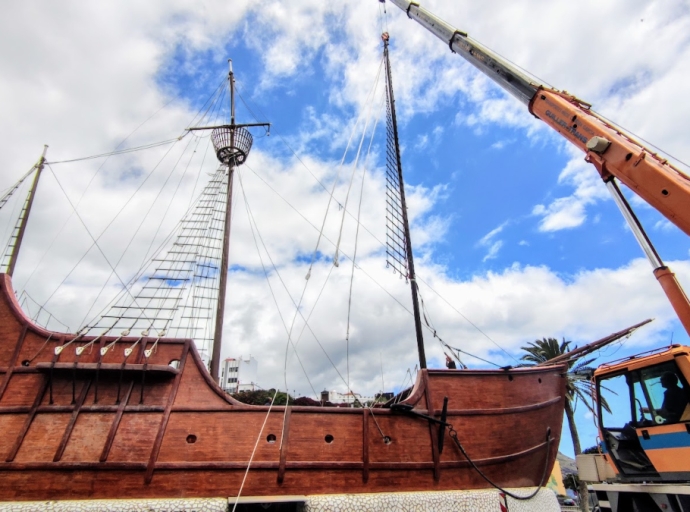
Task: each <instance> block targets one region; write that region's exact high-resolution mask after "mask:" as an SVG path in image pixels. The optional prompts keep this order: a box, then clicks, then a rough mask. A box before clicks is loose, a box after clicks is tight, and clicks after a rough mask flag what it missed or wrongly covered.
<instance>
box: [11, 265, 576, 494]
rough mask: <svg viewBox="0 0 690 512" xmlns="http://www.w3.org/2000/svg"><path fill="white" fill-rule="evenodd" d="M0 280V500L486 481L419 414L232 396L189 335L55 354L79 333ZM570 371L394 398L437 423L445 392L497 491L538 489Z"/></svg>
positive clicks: (471, 379)
mask: <svg viewBox="0 0 690 512" xmlns="http://www.w3.org/2000/svg"><path fill="white" fill-rule="evenodd" d="M0 287H1V288H2V290H1V293H0V432H1V433H2V435H1V436H0V501H11V500H17V501H23V500H58V499H59V500H65V499H115V498H134V499H143V498H181V497H184V498H196V497H233V496H237V495H238V493H239V492H240V487H241V486H242V482H243V480H244V485H243V487H242V495H243V496H281V495H286V496H287V495H304V494H343V493H372V492H402V491H431V490H438V491H441V490H455V489H482V488H487V487H489V484H488V483H487V482H486V481H485V480H484V479H483V478H482V477H481V476H480V475H479V474H478V473H477V471H475V470H474V469H473V468H472V467H471V466H470V464H469V462H468V461H467V459H466V458H465V457H464V456H463V454H462V453H461V452H460V450H459V449H458V447H457V446H456V445H455V444H454V442H453V440H452V439H451V438H450V436H449V433H448V429H444V430H443V432H444V434H443V435H444V436H445V438H444V442H443V451H442V453H440V454H439V450H438V435H439V427H438V426H437V425H434V424H431V423H430V422H428V421H427V420H424V419H422V418H419V417H413V416H409V415H406V414H403V413H401V412H396V411H392V410H390V409H374V410H370V409H350V408H321V407H296V406H294V407H288V408H287V410H286V408H285V407H273V408H271V409H270V413H269V407H267V406H263V407H255V406H248V405H245V404H242V403H239V402H237V401H235V400H233V399H232V398H231V397H230V396H228V395H227V394H226V393H224V392H223V391H222V390H221V389H220V387H218V386H217V385H216V384H215V383H214V382H213V381H212V380H211V378H210V376H209V374H208V372H207V371H206V369H205V368H204V366H203V363H202V361H201V359H200V357H199V355H198V353H197V352H196V350H195V348H194V345H193V343H192V342H191V341H190V340H183V339H160V340H159V341H158V344H157V346H156V350H155V351H154V352H153V353H151V355H150V357H148V358H146V357H145V352H144V351H145V350H146V349H150V348H151V347H152V346H153V344H154V343H155V342H156V339H155V338H144V339H143V340H141V341H140V342H139V343H138V344H137V345H136V347H135V349H134V351H133V352H132V353H131V354H130V355H129V357H128V358H125V355H124V350H125V348H128V347H131V346H132V345H134V343H135V342H136V340H137V338H123V339H121V340H119V341H117V343H115V345H114V346H113V347H112V348H111V349H110V350H108V352H107V353H106V354H105V355H104V356H101V353H100V348H102V347H104V346H106V345H107V344H109V343H111V342H113V341H114V340H115V338H108V337H103V338H100V339H98V340H97V341H96V342H95V343H94V344H93V346H92V347H91V350H89V349H88V348H87V349H86V350H84V351H83V353H82V354H81V355H79V356H78V355H77V354H76V351H75V349H76V348H77V347H78V346H84V345H85V344H87V343H88V342H89V341H91V340H92V339H93V338H82V339H79V340H78V342H75V343H73V344H72V345H70V346H69V347H67V348H66V349H65V350H63V351H62V352H61V353H60V354H59V355H55V348H56V347H58V346H61V345H63V344H64V343H66V342H68V341H70V340H71V339H73V337H74V336H73V335H64V334H58V333H52V332H48V331H46V330H44V329H42V328H40V327H38V326H35V325H33V324H32V322H31V321H30V320H29V319H27V318H26V317H25V315H24V314H23V313H22V311H21V309H20V308H19V305H18V304H17V301H16V299H15V296H14V292H13V290H12V287H11V281H10V278H9V277H8V276H6V275H0ZM46 340H47V341H46ZM172 361H179V368H177V369H175V368H173V367H171V366H170V363H171V362H172ZM564 371H565V368H564V367H562V366H555V367H545V368H520V369H511V370H460V371H454V370H422V371H420V372H419V374H418V377H417V382H416V384H415V386H414V388H413V390H412V392H411V394H410V396H409V397H408V398H407V399H406V400H404V403H406V404H409V405H411V406H414V411H415V412H418V413H421V414H428V415H432V416H435V417H437V418H439V417H440V415H441V412H442V408H443V400H444V397H448V411H447V415H448V419H447V421H448V423H450V424H452V425H453V426H454V428H455V430H456V431H457V437H458V439H459V441H460V442H461V443H462V445H463V446H464V448H465V450H466V451H467V453H468V455H469V456H470V457H471V458H472V460H473V461H474V462H475V463H476V464H477V466H479V468H480V469H481V470H482V471H483V472H484V473H485V474H486V475H487V476H488V477H489V478H490V479H492V480H493V481H495V482H496V483H497V484H499V485H501V486H504V487H528V486H535V485H538V484H539V483H540V480H541V479H542V475H543V474H544V472H546V475H547V476H548V475H549V474H550V472H551V470H552V467H553V464H554V460H555V458H556V453H557V449H558V444H559V440H560V433H561V424H562V419H563V407H564V399H565V398H564V396H565V378H564ZM118 398H119V399H118ZM547 428H548V429H550V437H549V441H548V442H547ZM547 445H548V446H547ZM250 461H251V463H250ZM248 464H249V465H250V470H249V471H247V466H248ZM245 475H246V477H245ZM245 478H246V479H245Z"/></svg>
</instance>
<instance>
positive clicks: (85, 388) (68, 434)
mask: <svg viewBox="0 0 690 512" xmlns="http://www.w3.org/2000/svg"><path fill="white" fill-rule="evenodd" d="M91 382H92V381H91V380H88V381H86V382H85V383H84V386H83V387H82V390H81V393H80V394H79V400H77V403H76V404H74V406H73V411H72V417H71V418H70V420H69V423H68V424H67V427H66V428H65V433H64V434H63V435H62V440H61V441H60V445H59V446H58V448H57V450H56V451H55V456H54V457H53V462H58V461H59V460H60V459H61V458H62V456H63V454H64V453H65V448H67V443H69V438H70V437H71V436H72V431H73V430H74V425H75V424H76V423H77V418H78V417H79V411H80V410H81V406H82V405H84V400H86V394H87V393H88V392H89V388H90V387H91Z"/></svg>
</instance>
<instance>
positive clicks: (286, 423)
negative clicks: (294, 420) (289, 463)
mask: <svg viewBox="0 0 690 512" xmlns="http://www.w3.org/2000/svg"><path fill="white" fill-rule="evenodd" d="M291 415H292V407H289V406H288V407H287V409H286V410H285V419H284V420H283V433H282V435H281V437H280V465H279V466H278V484H279V485H280V484H282V483H283V479H284V478H285V464H286V460H287V451H288V438H289V437H290V416H291Z"/></svg>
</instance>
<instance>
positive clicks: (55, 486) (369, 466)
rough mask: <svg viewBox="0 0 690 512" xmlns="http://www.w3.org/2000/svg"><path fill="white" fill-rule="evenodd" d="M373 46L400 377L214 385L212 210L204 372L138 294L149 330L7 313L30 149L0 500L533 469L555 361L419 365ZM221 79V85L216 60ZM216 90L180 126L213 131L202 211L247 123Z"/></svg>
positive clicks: (362, 484)
mask: <svg viewBox="0 0 690 512" xmlns="http://www.w3.org/2000/svg"><path fill="white" fill-rule="evenodd" d="M384 54H385V63H386V83H387V88H386V100H387V105H388V128H389V132H388V139H387V140H388V156H389V165H388V170H389V171H390V174H389V177H390V178H391V180H392V183H394V184H395V187H394V188H392V189H391V191H392V195H394V196H395V197H396V198H397V205H396V208H397V212H398V214H399V216H400V229H401V230H402V231H401V233H402V234H401V237H400V240H401V242H400V244H399V246H397V248H396V250H397V252H396V253H397V254H398V255H402V256H400V258H401V259H400V261H398V263H400V265H401V267H400V268H401V269H402V271H403V272H405V273H406V276H405V277H407V278H409V280H410V283H411V290H412V298H413V307H414V313H415V330H416V334H417V341H418V351H419V362H420V370H419V372H418V373H417V377H416V382H415V383H414V385H413V386H412V387H411V388H410V389H408V390H406V391H405V392H403V393H401V394H400V395H399V396H398V397H396V399H394V400H391V401H390V402H389V403H388V404H386V405H385V406H384V407H377V408H370V407H359V408H328V407H301V406H269V405H266V406H250V405H245V404H243V403H240V402H238V401H236V400H235V399H233V398H232V397H231V396H229V395H228V394H227V393H225V392H224V391H223V390H222V389H221V388H220V387H219V385H218V372H219V361H220V334H221V327H222V318H223V307H224V294H225V286H226V285H225V280H226V278H227V277H226V276H227V271H226V270H227V268H228V256H227V248H228V236H229V228H228V226H227V224H225V223H224V224H222V228H217V227H216V228H214V229H216V231H217V232H219V233H222V236H219V237H217V238H219V239H220V240H221V242H220V243H218V244H217V246H216V248H217V249H218V250H219V252H220V257H219V258H218V259H219V261H220V268H221V269H223V272H220V275H219V286H218V288H219V292H216V293H218V295H217V296H216V297H215V299H214V300H215V302H213V301H211V302H212V303H213V304H215V307H216V310H215V315H216V316H215V318H216V320H215V322H216V326H217V327H216V330H215V334H214V338H215V340H214V341H215V343H214V345H213V346H214V350H213V356H212V358H211V370H210V372H209V370H208V369H207V367H206V365H205V364H204V362H203V361H202V358H201V357H200V355H199V352H198V350H197V348H196V346H195V343H194V340H193V339H192V337H189V338H179V337H175V338H170V337H166V335H165V332H166V330H165V328H164V327H160V326H157V324H155V323H154V322H155V321H156V320H154V319H149V317H147V316H146V315H144V313H141V311H144V310H145V308H144V307H143V306H141V308H140V310H139V311H140V316H144V317H146V319H147V320H150V321H151V323H150V324H149V325H150V328H147V329H145V330H143V332H141V333H139V331H136V334H134V332H135V328H134V327H132V328H131V329H127V330H124V331H116V330H115V329H106V330H102V331H100V332H91V331H89V330H88V329H84V330H82V331H80V332H77V333H61V332H53V331H49V330H47V329H44V328H42V327H40V326H38V325H36V324H35V323H33V322H32V321H31V320H30V319H29V318H28V317H27V315H26V314H25V313H24V312H23V311H22V308H21V307H20V304H19V303H18V300H17V298H16V296H15V292H14V290H13V288H12V277H11V276H12V272H13V269H14V265H15V263H16V261H17V256H18V254H19V248H20V245H21V239H22V237H23V233H24V231H25V229H26V227H27V221H28V218H29V213H30V210H31V203H32V202H33V197H34V194H35V190H36V186H37V183H38V176H39V175H40V171H41V169H42V168H43V165H44V161H45V153H44V156H43V157H41V159H40V160H39V162H38V163H37V164H36V166H35V171H36V179H35V180H34V184H33V187H32V190H31V192H30V194H29V197H28V198H27V200H26V203H25V208H24V209H23V211H22V216H21V219H20V222H19V223H18V225H17V229H16V232H15V235H14V238H13V242H12V251H11V258H10V261H9V264H8V265H7V269H6V272H5V273H4V274H1V275H0V432H2V436H0V502H8V501H27V500H93V499H120V498H130V499H149V498H181V497H182V498H199V497H201V498H210V497H224V498H228V497H230V498H232V497H237V496H239V495H240V494H242V496H249V497H257V498H262V497H269V496H270V497H276V496H278V497H279V496H289V495H305V494H311V495H318V494H344V493H378V492H402V491H433V490H438V491H442V490H458V489H463V490H464V489H486V488H492V487H493V486H499V487H509V488H516V487H517V488H520V487H535V486H536V487H538V486H541V485H543V484H544V483H545V481H546V479H547V478H548V475H550V473H551V471H552V467H553V465H554V460H555V458H556V454H557V449H558V444H559V440H560V433H561V424H562V418H563V409H564V400H565V382H566V379H565V371H566V369H565V366H559V365H554V366H546V367H531V368H530V367H524V368H511V367H506V368H502V369H492V370H470V369H464V370H448V369H430V368H427V366H426V358H425V353H424V344H423V339H422V324H421V320H420V314H419V307H418V301H417V296H416V293H417V290H416V282H415V274H414V262H413V259H412V250H411V242H410V236H409V226H408V221H407V212H406V210H407V209H406V206H405V191H404V187H403V179H402V166H401V163H400V150H399V145H398V137H397V127H396V123H395V108H394V99H393V89H392V82H391V76H390V65H389V64H388V45H387V37H384ZM228 86H229V88H230V91H231V93H232V92H233V90H234V77H233V72H232V67H231V69H230V73H229V78H228ZM231 96H232V95H231ZM232 97H233V99H232V100H231V109H230V113H231V115H230V122H229V124H225V125H221V126H211V127H197V128H193V129H212V130H213V131H212V139H213V143H214V146H215V150H216V155H217V157H218V159H219V161H220V166H219V169H218V172H217V174H216V175H214V177H213V178H212V181H214V180H215V182H216V185H215V186H216V189H217V190H220V191H222V197H223V201H221V203H224V204H221V206H222V208H220V207H219V208H216V209H215V210H214V211H215V214H214V215H215V217H214V218H215V219H216V220H217V219H218V218H220V219H221V220H227V219H228V218H229V211H230V198H231V190H232V179H233V172H234V170H235V169H236V168H237V167H238V166H240V165H242V164H243V163H244V161H245V159H246V158H247V156H248V154H249V150H250V148H251V144H252V137H251V134H250V132H249V130H248V128H250V127H252V126H256V125H252V124H237V123H236V122H235V111H234V96H232ZM191 215H200V214H199V213H198V212H196V213H194V212H193V213H192V214H191ZM200 218H201V217H196V218H195V219H192V220H190V221H189V222H190V224H188V226H194V225H196V224H194V223H195V222H196V223H198V222H201V221H200V220H199V219H200ZM209 222H210V221H209ZM187 229H192V228H190V227H188V228H187ZM194 229H197V228H194ZM219 229H220V231H218V230H219ZM184 236H189V235H184ZM204 247H207V246H204ZM196 256H199V254H198V251H197V254H196ZM165 261H167V262H168V263H166V264H169V260H165ZM179 261H182V260H179ZM197 263H198V262H197ZM199 265H200V264H197V266H196V267H194V266H192V267H193V268H191V270H190V267H184V270H183V266H182V265H178V266H174V265H170V266H169V267H168V268H167V272H168V274H165V275H164V276H163V278H161V273H162V272H164V271H165V270H166V269H163V268H162V267H160V266H159V268H158V270H157V272H158V274H156V275H155V276H151V279H154V278H155V279H157V282H159V283H169V282H170V281H175V282H177V281H181V280H183V279H184V278H183V277H181V276H182V275H183V274H184V272H192V273H193V272H199ZM170 272H173V273H174V274H170ZM161 286H163V284H162V285H161ZM168 292H169V290H168ZM151 297H153V298H151ZM150 300H151V301H156V300H157V301H159V307H158V309H159V310H163V309H166V308H162V307H160V301H163V300H171V299H170V297H165V298H162V299H161V298H160V297H157V296H150ZM128 311H129V310H128ZM118 318H119V319H120V320H122V319H123V318H125V316H124V315H121V314H120V315H119V317H118ZM166 321H167V320H166ZM113 325H114V324H113Z"/></svg>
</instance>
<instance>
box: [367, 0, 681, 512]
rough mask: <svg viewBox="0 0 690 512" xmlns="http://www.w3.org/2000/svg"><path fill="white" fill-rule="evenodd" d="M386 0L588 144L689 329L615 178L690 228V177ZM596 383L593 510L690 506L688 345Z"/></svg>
mask: <svg viewBox="0 0 690 512" xmlns="http://www.w3.org/2000/svg"><path fill="white" fill-rule="evenodd" d="M380 1H383V0H380ZM389 2H390V3H392V4H394V5H395V6H397V7H399V8H400V9H402V10H403V11H404V12H405V13H406V14H407V16H408V17H409V18H410V19H412V20H415V21H416V22H418V23H419V24H420V25H422V26H423V27H424V28H426V29H427V30H428V31H429V32H431V33H432V34H433V35H435V36H436V37H437V38H438V39H440V40H441V41H442V42H443V43H444V44H446V45H448V47H449V48H450V50H451V51H452V52H453V53H456V54H458V55H460V56H461V57H463V58H464V59H465V60H467V61H468V62H469V63H470V64H472V65H473V66H474V67H476V68H477V69H478V70H479V71H481V72H482V73H484V74H485V75H487V76H488V77H489V78H490V79H491V80H493V81H494V82H495V83H496V84H498V85H499V86H500V87H502V88H503V89H504V90H506V91H507V92H508V93H509V94H511V95H512V96H514V97H515V98H516V99H517V100H518V101H520V102H522V103H523V104H524V105H525V106H526V107H527V109H528V110H529V112H530V113H531V114H532V115H534V116H535V117H537V118H538V119H540V120H541V121H543V122H544V123H546V124H547V125H548V126H549V127H550V128H552V129H553V130H555V131H556V132H557V133H559V134H560V135H561V136H563V137H564V138H565V139H566V140H568V141H569V142H571V143H572V144H573V145H575V146H576V147H577V148H579V149H580V150H582V151H583V152H584V154H585V160H586V161H587V162H589V163H591V164H592V165H593V166H594V168H595V169H596V170H597V171H598V173H599V175H600V176H601V179H602V180H603V182H604V183H605V185H606V188H607V189H608V190H609V192H610V193H611V196H612V197H613V200H614V201H615V203H616V205H617V206H618V208H619V209H620V210H621V213H622V214H623V217H624V218H625V220H626V222H627V224H628V226H629V227H630V229H631V231H632V233H633V234H634V236H635V238H636V239H637V241H638V243H639V244H640V246H641V247H642V250H643V252H644V254H645V255H646V257H647V259H648V260H649V262H650V263H651V265H652V268H653V273H654V276H655V277H656V279H657V280H658V281H659V283H660V285H661V287H662V289H663V291H664V293H665V294H666V296H667V297H668V299H669V301H670V303H671V306H672V307H673V309H674V310H675V312H676V314H677V316H678V318H679V320H680V322H681V324H682V325H683V327H684V328H685V330H686V331H687V332H688V333H689V334H690V302H689V301H688V297H687V296H686V294H685V292H684V291H683V289H682V288H681V286H680V284H679V283H678V281H677V279H676V277H675V275H674V274H673V272H672V271H671V270H670V269H669V268H668V267H667V266H666V265H664V263H663V261H662V260H661V257H660V256H659V254H658V253H657V251H656V249H655V248H654V246H653V245H652V242H651V241H650V239H649V237H648V236H647V234H646V232H645V230H644V228H643V227H642V225H641V224H640V221H639V220H638V218H637V217H636V215H635V213H634V212H633V210H632V208H631V206H630V204H629V203H628V201H627V200H626V198H625V196H624V195H623V194H622V192H621V189H620V187H619V185H618V182H620V183H623V184H624V185H626V186H627V187H628V188H629V189H630V190H632V191H633V192H634V193H635V194H637V195H638V196H639V197H640V198H641V199H643V200H644V201H646V202H647V203H648V204H649V205H651V206H652V207H654V208H655V209H656V210H658V211H659V212H660V213H661V214H662V215H663V216H664V217H666V218H667V219H668V220H669V221H670V222H671V223H673V224H674V225H676V226H677V227H678V228H679V229H680V230H681V231H683V232H684V233H685V234H686V235H690V207H689V205H690V178H688V176H687V175H685V174H684V173H682V172H681V171H680V170H679V169H677V168H676V167H674V166H673V165H672V164H670V163H669V162H668V161H667V160H666V159H665V158H663V157H661V156H659V155H658V154H656V153H655V152H654V151H652V150H650V149H649V148H647V147H645V146H644V145H643V144H641V143H639V142H638V141H636V140H635V139H634V137H632V136H631V135H629V134H626V133H625V132H624V131H623V130H622V129H620V128H619V127H616V126H615V125H613V124H612V123H610V122H609V121H607V120H606V119H604V118H603V117H601V116H600V115H598V114H597V113H596V112H594V111H593V110H592V108H591V105H590V104H588V103H586V102H584V101H582V100H580V99H578V98H577V97H575V96H573V95H571V94H568V93H567V92H565V91H560V90H557V89H554V88H552V87H548V86H546V85H544V84H542V83H539V82H538V81H536V80H535V79H534V78H533V77H531V76H530V75H528V74H527V73H525V72H524V71H522V70H521V69H520V68H518V67H517V66H515V65H514V64H512V63H511V62H509V61H507V60H506V59H504V58H502V57H501V56H499V55H498V54H497V53H496V52H494V51H492V50H490V49H489V48H487V47H486V46H484V45H482V44H481V43H479V42H478V41H476V40H475V39H473V38H471V37H470V36H469V35H468V34H467V32H464V31H461V30H458V29H457V28H455V27H453V26H452V25H450V24H448V23H446V22H445V21H443V20H442V19H440V18H438V17H437V16H435V15H434V14H432V13H431V12H429V11H427V10H426V9H424V8H422V7H421V6H420V5H419V4H418V3H417V2H411V1H409V0H389ZM593 384H594V386H595V389H596V395H595V396H596V398H597V409H598V411H597V412H598V414H597V423H598V428H599V436H600V439H601V443H600V447H601V453H600V454H594V455H590V456H580V457H578V468H579V473H580V478H581V479H582V480H583V481H589V482H592V483H591V484H590V486H589V488H590V492H591V493H592V498H593V505H594V507H595V510H596V509H598V510H601V511H602V512H603V511H609V510H610V511H612V512H627V511H655V510H660V511H661V510H669V511H676V512H690V347H684V346H678V345H674V346H671V347H664V348H662V349H658V350H653V351H651V352H647V353H643V354H639V355H637V356H633V357H630V358H627V359H625V360H621V361H614V362H612V363H608V364H604V365H601V366H600V367H599V368H597V369H596V371H595V372H594V374H593ZM607 393H615V395H613V394H612V395H611V396H610V397H609V403H611V404H614V407H612V409H613V410H614V414H609V413H608V412H607V411H606V407H602V404H603V403H604V400H605V398H606V394H607ZM602 399H604V400H602ZM622 418H625V419H622Z"/></svg>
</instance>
